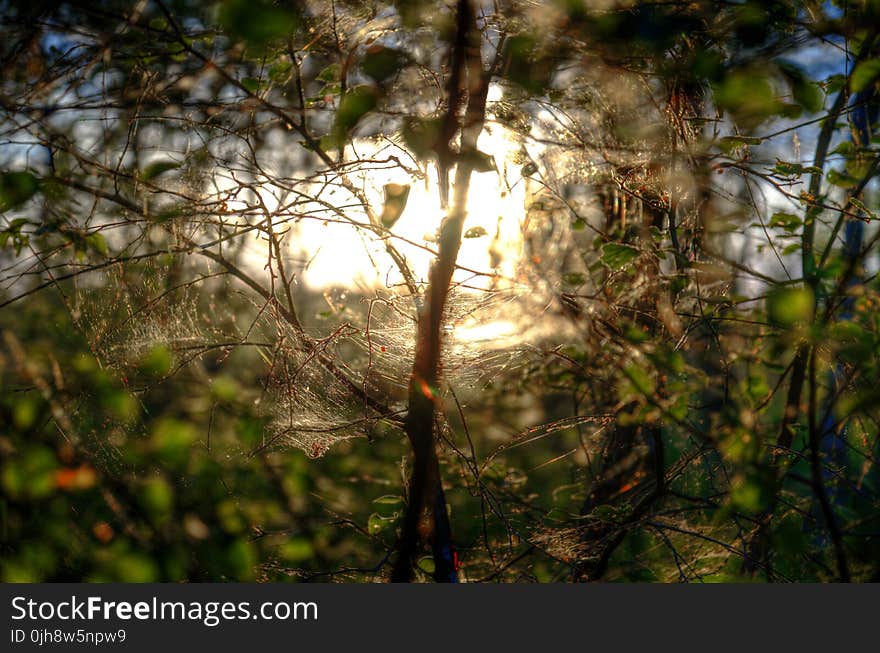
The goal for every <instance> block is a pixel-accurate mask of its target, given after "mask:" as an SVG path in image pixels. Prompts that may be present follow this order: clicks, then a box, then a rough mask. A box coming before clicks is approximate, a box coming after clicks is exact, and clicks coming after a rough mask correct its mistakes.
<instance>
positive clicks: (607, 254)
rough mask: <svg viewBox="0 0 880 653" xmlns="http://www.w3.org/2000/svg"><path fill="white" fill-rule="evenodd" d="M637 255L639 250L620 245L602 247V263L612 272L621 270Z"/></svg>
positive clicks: (608, 244)
mask: <svg viewBox="0 0 880 653" xmlns="http://www.w3.org/2000/svg"><path fill="white" fill-rule="evenodd" d="M638 255H639V250H637V249H636V248H634V247H630V246H629V245H623V244H621V243H605V244H604V245H602V257H601V258H602V262H603V263H604V264H605V265H607V266H608V267H609V268H611V269H612V270H622V269H623V268H625V267H626V266H627V265H629V264H630V263H632V262H633V261H634V260H635V258H636V257H637V256H638Z"/></svg>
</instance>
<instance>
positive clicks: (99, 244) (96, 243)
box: [86, 232, 108, 256]
mask: <svg viewBox="0 0 880 653" xmlns="http://www.w3.org/2000/svg"><path fill="white" fill-rule="evenodd" d="M86 244H87V245H88V246H89V247H91V248H92V249H93V250H95V251H96V252H98V253H99V254H101V255H102V256H107V251H108V250H107V239H106V238H104V236H103V234H100V233H98V232H95V233H93V234H89V235H88V236H86Z"/></svg>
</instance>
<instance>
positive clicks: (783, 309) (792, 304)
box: [767, 286, 815, 327]
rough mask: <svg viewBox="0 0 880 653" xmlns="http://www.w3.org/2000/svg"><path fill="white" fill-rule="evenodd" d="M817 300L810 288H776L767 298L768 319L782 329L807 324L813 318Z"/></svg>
mask: <svg viewBox="0 0 880 653" xmlns="http://www.w3.org/2000/svg"><path fill="white" fill-rule="evenodd" d="M814 304H815V300H814V298H813V291H812V290H810V288H809V287H808V286H801V287H797V288H792V287H785V288H775V289H774V290H772V291H771V292H770V294H769V295H768V296H767V317H768V318H769V319H770V322H772V323H773V324H776V325H777V326H781V327H793V326H796V325H798V324H806V323H808V322H809V321H810V320H811V319H812V317H813V306H814Z"/></svg>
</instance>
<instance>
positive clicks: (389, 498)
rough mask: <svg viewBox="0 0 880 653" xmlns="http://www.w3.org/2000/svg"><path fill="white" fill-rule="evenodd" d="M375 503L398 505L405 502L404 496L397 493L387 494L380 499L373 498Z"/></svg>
mask: <svg viewBox="0 0 880 653" xmlns="http://www.w3.org/2000/svg"><path fill="white" fill-rule="evenodd" d="M373 503H378V504H379V505H383V506H397V505H401V504H402V503H403V497H401V496H398V495H396V494H386V495H384V496H381V497H379V498H378V499H373Z"/></svg>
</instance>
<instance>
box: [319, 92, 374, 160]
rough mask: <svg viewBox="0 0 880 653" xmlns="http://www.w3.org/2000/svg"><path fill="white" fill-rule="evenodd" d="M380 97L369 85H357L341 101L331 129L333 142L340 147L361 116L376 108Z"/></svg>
mask: <svg viewBox="0 0 880 653" xmlns="http://www.w3.org/2000/svg"><path fill="white" fill-rule="evenodd" d="M378 102H379V98H378V96H377V95H376V91H375V90H374V89H372V88H370V87H369V86H355V87H354V88H353V89H351V90H350V91H349V92H348V93H346V94H345V95H344V96H343V97H342V100H341V101H340V102H339V109H337V110H336V119H335V121H334V122H333V129H332V131H331V138H332V142H333V144H334V145H335V146H337V147H339V146H341V145H342V144H343V143H345V141H346V140H347V138H348V136H349V135H350V134H351V132H352V130H353V129H354V128H355V126H356V125H357V123H358V122H360V120H361V118H363V117H364V116H365V115H366V114H367V113H369V112H370V111H372V110H373V109H375V108H376V105H377V104H378Z"/></svg>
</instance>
